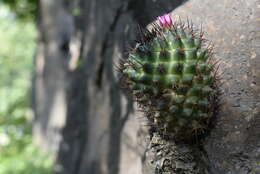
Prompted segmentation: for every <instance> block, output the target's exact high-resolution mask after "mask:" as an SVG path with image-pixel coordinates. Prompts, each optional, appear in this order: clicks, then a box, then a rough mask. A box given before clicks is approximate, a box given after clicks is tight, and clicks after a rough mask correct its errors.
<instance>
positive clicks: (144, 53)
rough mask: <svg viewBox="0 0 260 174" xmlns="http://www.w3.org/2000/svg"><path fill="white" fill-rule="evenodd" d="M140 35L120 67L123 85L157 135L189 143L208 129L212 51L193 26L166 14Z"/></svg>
mask: <svg viewBox="0 0 260 174" xmlns="http://www.w3.org/2000/svg"><path fill="white" fill-rule="evenodd" d="M158 19H159V24H158V23H153V24H152V28H151V29H150V30H149V31H148V30H146V31H144V32H143V33H142V36H141V38H140V41H139V42H138V43H137V45H136V47H135V48H134V49H133V50H131V51H130V53H129V55H128V57H127V58H126V59H123V60H122V62H121V64H120V72H121V74H122V77H123V78H122V81H123V82H124V83H125V84H126V86H127V88H128V89H129V90H130V91H131V93H132V94H133V96H134V98H135V99H136V101H137V102H138V104H139V106H140V107H141V108H142V110H143V111H144V113H145V115H146V116H147V118H148V120H149V122H150V124H151V126H152V128H154V129H155V130H156V131H157V132H159V134H162V135H171V136H174V137H176V138H181V139H183V138H188V137H191V136H194V135H196V134H198V133H200V132H202V131H203V130H205V129H207V127H208V123H209V120H210V118H212V115H213V113H214V106H213V105H214V102H215V95H216V89H215V72H216V68H215V66H214V64H213V63H212V61H211V59H210V58H211V55H212V47H211V46H207V45H206V43H207V42H206V40H205V39H204V36H203V32H202V31H197V30H195V29H194V27H193V25H192V23H191V22H190V21H187V23H186V24H184V23H183V22H182V21H181V20H178V21H177V22H172V17H171V15H170V14H167V15H164V16H161V17H158Z"/></svg>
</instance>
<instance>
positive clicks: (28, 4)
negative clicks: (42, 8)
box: [0, 0, 37, 19]
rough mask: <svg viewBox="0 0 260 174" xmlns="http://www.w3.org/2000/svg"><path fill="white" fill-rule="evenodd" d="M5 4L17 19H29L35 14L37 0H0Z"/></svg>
mask: <svg viewBox="0 0 260 174" xmlns="http://www.w3.org/2000/svg"><path fill="white" fill-rule="evenodd" d="M1 2H2V3H3V4H5V5H7V6H8V7H9V8H10V9H11V10H12V11H13V12H15V14H16V16H17V17H18V18H19V19H28V18H29V19H31V18H34V17H35V16H36V12H37V0H0V3H1Z"/></svg>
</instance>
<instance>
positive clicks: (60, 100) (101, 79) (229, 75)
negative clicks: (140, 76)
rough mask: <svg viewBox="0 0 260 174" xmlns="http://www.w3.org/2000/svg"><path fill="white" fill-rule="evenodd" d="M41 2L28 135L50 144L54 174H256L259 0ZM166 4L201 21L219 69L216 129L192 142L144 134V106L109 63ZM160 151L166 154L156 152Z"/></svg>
mask: <svg viewBox="0 0 260 174" xmlns="http://www.w3.org/2000/svg"><path fill="white" fill-rule="evenodd" d="M39 4H40V5H39V6H40V16H39V23H38V28H39V40H38V50H37V55H36V58H35V67H36V68H35V78H34V88H33V89H34V90H33V101H34V103H33V104H34V105H33V107H34V111H35V124H34V134H35V139H36V141H37V142H38V143H39V144H41V145H42V146H43V147H45V148H46V149H48V150H51V151H54V152H57V162H56V166H55V172H56V173H57V174H85V173H91V174H101V173H102V174H141V173H143V174H154V173H156V172H157V173H165V172H166V171H167V170H169V172H168V173H176V174H182V173H184V174H195V173H196V174H197V173H199V174H257V173H260V95H259V94H260V86H259V85H260V78H259V77H260V71H259V69H260V32H259V28H260V22H259V21H260V18H259V17H260V2H259V1H258V0H247V1H234V0H233V1H232V0H231V1H230V0H219V1H207V0H189V1H184V0H183V1H180V0H178V1H177V0H176V1H172V0H164V1H156V0H143V1H141V0H124V1H120V0H55V1H54V0H40V3H39ZM170 11H172V13H173V15H179V16H181V17H182V18H183V19H186V17H189V19H191V20H192V21H193V23H194V25H195V26H198V27H199V26H200V24H201V23H202V24H203V27H204V30H205V31H206V32H207V38H208V39H209V40H212V42H213V43H214V44H215V50H214V51H215V59H216V60H219V61H220V62H221V66H220V70H219V71H220V72H223V75H222V80H221V83H223V85H222V86H221V90H222V94H221V96H220V99H221V104H222V105H221V107H220V110H219V114H218V115H217V118H216V120H215V121H214V127H213V128H212V131H211V132H210V133H209V134H208V135H207V137H206V138H205V139H204V140H203V141H202V142H200V143H199V144H194V145H187V144H178V143H176V142H174V141H166V142H164V141H165V140H160V137H158V138H159V140H160V141H157V140H158V139H156V138H157V137H156V135H149V133H148V131H147V129H146V127H145V126H144V124H145V118H143V115H142V113H140V112H138V111H137V109H136V108H135V105H134V104H133V102H132V100H131V98H129V97H128V95H127V94H126V93H124V91H122V90H120V85H119V83H118V78H117V75H116V74H117V73H116V68H115V67H114V64H116V63H117V62H118V59H119V58H120V57H123V56H124V55H125V51H127V49H128V47H129V46H130V45H131V46H133V44H132V43H134V42H133V41H134V39H135V36H136V31H137V25H138V24H139V25H141V27H145V26H146V25H148V24H149V23H151V22H153V20H154V19H156V16H159V15H162V14H164V13H166V12H170ZM158 144H159V145H158ZM160 144H162V146H161V145H160ZM160 146H161V148H160V149H159V150H158V147H160ZM162 149H163V151H168V152H169V153H165V154H163V156H162V157H160V156H158V154H157V152H158V151H162ZM152 161H157V162H159V163H156V164H155V163H153V164H151V162H152ZM169 161H170V162H169ZM159 169H160V170H159Z"/></svg>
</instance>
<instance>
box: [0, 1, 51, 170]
mask: <svg viewBox="0 0 260 174" xmlns="http://www.w3.org/2000/svg"><path fill="white" fill-rule="evenodd" d="M35 16H36V0H2V1H1V0H0V79H1V80H0V174H50V173H52V166H53V165H52V164H53V160H52V156H50V155H49V156H47V155H46V154H45V153H44V152H41V151H40V150H39V148H37V146H36V145H34V144H33V142H32V130H31V128H32V125H31V124H32V123H31V122H32V112H31V111H30V101H29V99H30V96H29V90H30V87H31V82H32V76H31V74H32V71H33V56H34V53H35V48H36V37H37V32H36V26H35V20H36V18H35Z"/></svg>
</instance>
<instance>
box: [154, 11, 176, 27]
mask: <svg viewBox="0 0 260 174" xmlns="http://www.w3.org/2000/svg"><path fill="white" fill-rule="evenodd" d="M157 19H158V20H159V23H160V25H161V27H167V26H171V25H172V17H171V14H170V13H168V14H165V15H163V16H159V17H157Z"/></svg>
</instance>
